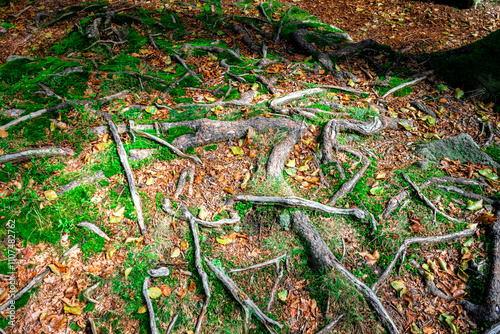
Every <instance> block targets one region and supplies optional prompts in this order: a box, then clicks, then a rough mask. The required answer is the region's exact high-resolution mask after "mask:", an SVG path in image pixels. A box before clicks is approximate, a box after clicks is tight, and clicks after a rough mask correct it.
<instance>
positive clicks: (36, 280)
mask: <svg viewBox="0 0 500 334" xmlns="http://www.w3.org/2000/svg"><path fill="white" fill-rule="evenodd" d="M80 247H81V245H80V244H76V245H74V246H73V247H71V248H70V249H69V250H68V251H67V252H66V253H64V254H63V255H62V256H61V257H60V258H59V262H63V261H64V259H66V258H67V257H68V256H70V254H71V253H72V252H73V251H74V250H75V249H78V248H80ZM50 272H51V270H50V268H49V267H47V268H45V270H44V271H42V272H41V273H39V274H38V275H36V276H35V277H33V279H32V280H31V281H30V282H29V283H28V284H26V286H25V287H24V288H22V289H21V290H19V292H18V293H16V294H15V295H14V296H12V297H10V298H9V299H7V300H6V301H5V303H3V304H2V305H0V313H1V312H2V311H3V310H5V309H6V308H7V307H8V306H9V305H10V304H13V303H14V302H15V301H16V300H18V299H19V298H21V297H22V296H23V295H24V294H25V293H26V292H28V291H29V290H31V289H32V288H33V287H34V286H36V285H37V284H38V283H40V282H41V281H42V280H43V278H44V277H45V276H46V275H47V274H48V273H50Z"/></svg>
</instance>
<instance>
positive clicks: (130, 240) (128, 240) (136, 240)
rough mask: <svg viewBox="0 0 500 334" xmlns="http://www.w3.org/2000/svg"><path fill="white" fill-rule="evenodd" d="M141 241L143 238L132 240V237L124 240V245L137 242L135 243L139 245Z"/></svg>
mask: <svg viewBox="0 0 500 334" xmlns="http://www.w3.org/2000/svg"><path fill="white" fill-rule="evenodd" d="M142 240H144V237H140V238H132V237H128V238H127V239H125V243H126V244H128V243H129V242H137V243H140V242H142Z"/></svg>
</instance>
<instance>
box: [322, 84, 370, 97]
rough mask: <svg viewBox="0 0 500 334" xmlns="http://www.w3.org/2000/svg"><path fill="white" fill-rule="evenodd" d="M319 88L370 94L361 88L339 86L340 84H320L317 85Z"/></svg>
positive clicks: (355, 93)
mask: <svg viewBox="0 0 500 334" xmlns="http://www.w3.org/2000/svg"><path fill="white" fill-rule="evenodd" d="M319 87H321V88H327V89H334V90H340V91H341V92H347V93H351V94H354V95H370V93H368V92H363V91H361V90H356V89H353V88H350V87H340V86H332V85H321V86H319Z"/></svg>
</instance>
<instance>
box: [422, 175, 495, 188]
mask: <svg viewBox="0 0 500 334" xmlns="http://www.w3.org/2000/svg"><path fill="white" fill-rule="evenodd" d="M435 183H452V184H455V185H456V184H460V185H466V186H478V187H489V188H491V186H490V185H489V184H488V183H486V182H485V181H482V180H472V179H466V178H461V177H452V176H441V177H431V178H430V179H428V180H427V181H425V182H424V183H422V185H421V186H420V187H421V188H422V189H424V188H427V187H429V186H430V185H433V184H435Z"/></svg>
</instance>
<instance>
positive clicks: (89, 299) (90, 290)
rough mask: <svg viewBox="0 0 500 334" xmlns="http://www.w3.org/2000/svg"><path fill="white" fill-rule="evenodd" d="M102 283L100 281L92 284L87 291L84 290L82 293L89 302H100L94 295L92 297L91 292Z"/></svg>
mask: <svg viewBox="0 0 500 334" xmlns="http://www.w3.org/2000/svg"><path fill="white" fill-rule="evenodd" d="M100 284H101V283H100V282H98V283H96V284H94V285H92V286H91V287H90V288H88V289H87V290H85V291H84V292H83V294H82V295H83V297H84V298H85V299H86V300H88V301H89V302H92V303H94V304H97V303H99V302H98V301H97V300H95V299H93V298H92V297H90V294H91V293H92V292H93V291H94V290H95V289H97V288H98V287H99V285H100Z"/></svg>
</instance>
